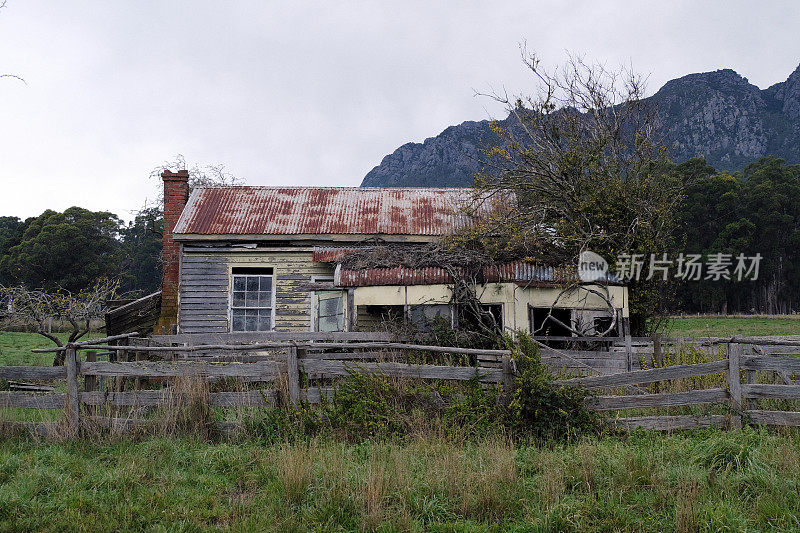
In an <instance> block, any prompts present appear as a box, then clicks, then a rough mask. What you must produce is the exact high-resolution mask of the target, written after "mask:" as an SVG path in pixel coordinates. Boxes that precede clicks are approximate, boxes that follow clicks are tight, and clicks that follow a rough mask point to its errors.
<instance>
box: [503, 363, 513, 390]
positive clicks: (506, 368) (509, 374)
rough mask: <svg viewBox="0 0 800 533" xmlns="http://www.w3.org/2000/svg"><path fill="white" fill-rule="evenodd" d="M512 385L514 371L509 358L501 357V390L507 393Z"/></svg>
mask: <svg viewBox="0 0 800 533" xmlns="http://www.w3.org/2000/svg"><path fill="white" fill-rule="evenodd" d="M513 385H514V369H513V368H512V366H511V357H509V356H508V355H504V356H503V390H504V391H509V390H511V387H512V386H513Z"/></svg>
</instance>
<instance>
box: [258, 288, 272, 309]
mask: <svg viewBox="0 0 800 533" xmlns="http://www.w3.org/2000/svg"><path fill="white" fill-rule="evenodd" d="M270 305H272V293H271V292H264V291H261V292H259V293H258V306H259V307H269V306H270Z"/></svg>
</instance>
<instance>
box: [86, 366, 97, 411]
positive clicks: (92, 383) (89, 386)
mask: <svg viewBox="0 0 800 533" xmlns="http://www.w3.org/2000/svg"><path fill="white" fill-rule="evenodd" d="M95 361H97V352H95V351H89V352H86V362H87V363H94V362H95ZM97 389H98V388H97V376H86V377H84V378H83V390H84V391H86V392H94V391H96V390H97ZM87 409H88V411H89V414H92V415H96V414H97V412H98V411H97V410H98V406H96V405H89V406H87Z"/></svg>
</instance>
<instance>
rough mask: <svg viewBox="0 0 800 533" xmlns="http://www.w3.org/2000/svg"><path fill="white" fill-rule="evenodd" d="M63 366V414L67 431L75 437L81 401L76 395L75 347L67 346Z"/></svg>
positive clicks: (76, 365)
mask: <svg viewBox="0 0 800 533" xmlns="http://www.w3.org/2000/svg"><path fill="white" fill-rule="evenodd" d="M68 346H69V345H68ZM64 366H65V367H66V370H67V405H66V406H65V409H64V414H65V415H66V419H67V427H68V429H69V433H70V435H71V436H73V437H75V436H77V435H78V432H79V431H80V424H81V410H80V405H81V403H80V397H79V396H78V351H77V350H76V349H75V348H72V347H68V348H67V350H66V354H65V358H64Z"/></svg>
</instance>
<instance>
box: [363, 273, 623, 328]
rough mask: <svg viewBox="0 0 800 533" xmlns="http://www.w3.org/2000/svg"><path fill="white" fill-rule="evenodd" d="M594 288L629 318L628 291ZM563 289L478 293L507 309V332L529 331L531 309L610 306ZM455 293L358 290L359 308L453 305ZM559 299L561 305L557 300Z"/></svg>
mask: <svg viewBox="0 0 800 533" xmlns="http://www.w3.org/2000/svg"><path fill="white" fill-rule="evenodd" d="M592 288H594V289H596V290H600V291H604V290H607V291H608V298H609V300H611V302H612V304H613V306H614V308H615V309H621V310H622V316H623V317H624V318H627V317H628V292H627V288H626V287H617V286H609V287H599V286H593V287H592ZM561 292H562V289H559V288H549V287H527V288H526V287H520V286H518V285H517V284H515V283H490V284H487V285H484V286H482V287H480V288H479V290H478V297H479V298H480V300H481V302H483V303H487V304H494V303H497V304H502V305H503V323H504V324H505V326H506V327H507V328H511V329H515V330H518V329H519V330H524V331H527V330H528V306H529V305H530V306H532V307H550V306H554V307H557V308H565V309H571V308H581V309H587V310H605V309H607V304H606V303H605V301H604V300H603V299H602V298H600V297H599V296H597V295H595V294H592V293H590V292H588V291H586V290H583V289H580V288H578V289H575V290H574V291H571V292H569V293H566V294H563V295H561V297H560V298H559V294H561ZM450 298H451V292H450V289H449V288H448V286H447V285H413V286H408V287H403V286H376V287H358V288H356V289H355V305H356V306H361V305H430V304H446V303H449V302H450ZM557 298H558V301H556V299H557Z"/></svg>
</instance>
